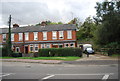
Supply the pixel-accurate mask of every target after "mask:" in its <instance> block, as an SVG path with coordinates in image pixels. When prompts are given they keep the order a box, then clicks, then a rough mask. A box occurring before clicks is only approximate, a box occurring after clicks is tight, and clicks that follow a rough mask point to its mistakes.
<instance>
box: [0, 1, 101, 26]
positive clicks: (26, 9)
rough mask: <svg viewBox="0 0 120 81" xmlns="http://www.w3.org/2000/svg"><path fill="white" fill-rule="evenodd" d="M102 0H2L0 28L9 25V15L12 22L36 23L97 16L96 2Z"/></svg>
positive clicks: (0, 4)
mask: <svg viewBox="0 0 120 81" xmlns="http://www.w3.org/2000/svg"><path fill="white" fill-rule="evenodd" d="M98 1H99V2H100V1H102V0H19V1H18V0H1V2H0V28H3V27H7V26H8V19H9V15H10V14H11V16H12V24H14V23H17V24H19V25H21V26H24V25H34V24H37V23H40V22H41V21H46V20H50V21H53V22H59V21H61V22H63V23H67V22H69V21H70V20H72V19H73V18H74V17H77V18H78V19H79V20H80V21H81V22H84V20H85V19H86V18H87V17H89V16H91V17H93V16H95V14H96V10H95V8H94V7H95V6H96V2H98Z"/></svg>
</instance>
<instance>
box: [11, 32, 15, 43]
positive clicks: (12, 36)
mask: <svg viewBox="0 0 120 81" xmlns="http://www.w3.org/2000/svg"><path fill="white" fill-rule="evenodd" d="M11 41H14V33H12V34H11Z"/></svg>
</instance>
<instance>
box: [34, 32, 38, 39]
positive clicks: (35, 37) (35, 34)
mask: <svg viewBox="0 0 120 81" xmlns="http://www.w3.org/2000/svg"><path fill="white" fill-rule="evenodd" d="M34 40H38V32H34Z"/></svg>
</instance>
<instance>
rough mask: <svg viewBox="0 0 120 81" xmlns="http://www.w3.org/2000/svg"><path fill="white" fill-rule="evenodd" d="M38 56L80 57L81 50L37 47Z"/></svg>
mask: <svg viewBox="0 0 120 81" xmlns="http://www.w3.org/2000/svg"><path fill="white" fill-rule="evenodd" d="M38 53H39V56H42V57H53V56H79V57H82V50H81V49H80V48H43V49H39V52H38Z"/></svg>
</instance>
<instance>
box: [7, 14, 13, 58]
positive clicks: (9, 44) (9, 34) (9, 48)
mask: <svg viewBox="0 0 120 81" xmlns="http://www.w3.org/2000/svg"><path fill="white" fill-rule="evenodd" d="M8 23H9V31H8V42H7V46H8V54H9V55H8V56H11V53H12V50H11V46H12V43H11V15H10V16H9V21H8Z"/></svg>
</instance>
